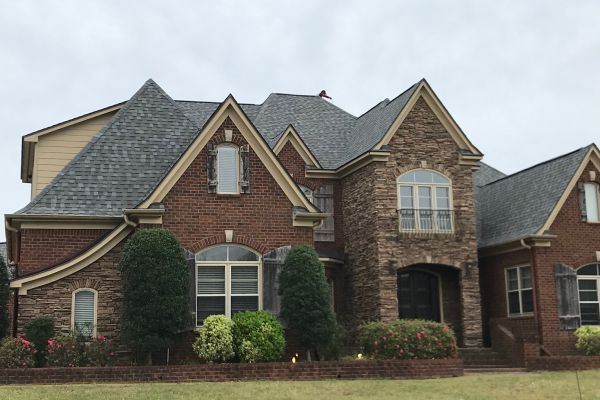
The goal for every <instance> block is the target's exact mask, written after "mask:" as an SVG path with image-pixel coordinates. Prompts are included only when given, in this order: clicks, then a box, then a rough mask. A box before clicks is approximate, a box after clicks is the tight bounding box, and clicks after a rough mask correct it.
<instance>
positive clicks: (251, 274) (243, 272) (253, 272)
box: [231, 266, 258, 294]
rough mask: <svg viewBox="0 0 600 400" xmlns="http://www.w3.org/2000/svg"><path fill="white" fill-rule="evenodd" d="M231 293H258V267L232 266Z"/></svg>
mask: <svg viewBox="0 0 600 400" xmlns="http://www.w3.org/2000/svg"><path fill="white" fill-rule="evenodd" d="M231 293H232V294H258V268H257V267H255V266H232V267H231Z"/></svg>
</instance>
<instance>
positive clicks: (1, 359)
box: [0, 337, 36, 368]
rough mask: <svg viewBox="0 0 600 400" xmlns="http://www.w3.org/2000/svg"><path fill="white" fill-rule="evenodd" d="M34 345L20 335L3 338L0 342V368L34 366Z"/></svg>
mask: <svg viewBox="0 0 600 400" xmlns="http://www.w3.org/2000/svg"><path fill="white" fill-rule="evenodd" d="M35 353H36V349H35V345H34V344H33V343H31V342H30V341H28V340H25V339H23V338H22V337H18V338H11V337H8V338H5V339H4V340H3V341H2V342H1V343H0V368H31V367H33V366H35V358H34V357H35Z"/></svg>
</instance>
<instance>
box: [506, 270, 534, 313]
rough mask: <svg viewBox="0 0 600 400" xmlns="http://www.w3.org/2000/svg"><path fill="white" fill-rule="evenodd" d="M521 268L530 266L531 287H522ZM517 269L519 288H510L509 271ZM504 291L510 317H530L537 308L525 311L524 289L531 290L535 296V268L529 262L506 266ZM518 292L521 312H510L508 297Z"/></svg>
mask: <svg viewBox="0 0 600 400" xmlns="http://www.w3.org/2000/svg"><path fill="white" fill-rule="evenodd" d="M521 268H529V270H530V272H531V288H522V287H521ZM513 269H516V270H517V289H513V290H509V289H508V271H510V270H513ZM504 289H505V290H504V292H505V294H506V315H507V316H508V317H509V318H515V317H529V316H532V315H533V314H534V311H535V308H534V310H533V311H528V312H523V296H522V293H523V290H531V295H532V296H533V269H532V268H531V265H529V264H522V265H515V266H512V267H507V268H504ZM513 292H518V293H519V312H518V313H512V314H511V312H510V302H509V299H508V294H509V293H513Z"/></svg>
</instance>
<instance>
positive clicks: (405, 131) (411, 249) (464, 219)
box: [343, 99, 482, 346]
mask: <svg viewBox="0 0 600 400" xmlns="http://www.w3.org/2000/svg"><path fill="white" fill-rule="evenodd" d="M388 148H389V151H390V153H391V156H390V158H389V160H388V161H387V162H377V163H372V164H370V165H369V166H367V167H365V168H363V169H361V170H359V171H357V172H356V173H354V174H352V175H350V176H349V177H347V178H346V179H344V185H343V188H344V189H343V197H344V200H343V201H344V219H345V221H346V225H347V227H346V243H347V245H346V247H347V253H348V259H349V269H350V271H349V274H350V276H351V278H350V290H353V291H354V293H353V295H352V297H351V299H352V300H351V301H352V303H353V306H352V308H353V310H354V313H355V316H356V318H357V319H394V318H397V317H398V298H397V283H396V280H397V271H398V269H400V268H404V267H408V266H411V265H414V264H438V265H444V266H446V267H447V268H451V269H456V270H458V271H460V290H461V309H462V317H461V318H462V330H463V335H462V336H463V341H464V345H465V346H478V345H481V343H482V336H481V335H482V334H481V311H480V293H479V276H478V268H477V239H476V230H475V229H476V227H475V210H474V206H473V186H472V185H473V184H472V170H471V168H470V167H469V166H463V165H460V164H459V149H458V146H457V145H456V144H455V142H454V141H453V139H452V137H451V136H450V134H449V133H448V132H447V131H446V129H445V128H444V126H443V125H442V123H441V122H440V121H439V119H438V118H437V116H436V115H435V114H434V112H433V111H432V110H431V109H430V108H429V106H428V105H427V103H426V102H425V101H424V100H423V99H419V100H418V101H417V102H416V104H415V106H414V107H413V109H412V110H411V111H410V113H409V114H408V116H407V117H406V119H405V120H404V122H403V123H402V125H401V126H400V128H399V129H398V131H397V132H396V134H395V135H394V136H393V138H392V139H391V141H390V143H389V146H388ZM415 168H428V169H432V170H435V171H438V172H440V173H442V174H444V175H445V176H447V177H448V178H449V179H450V180H451V181H452V197H453V206H454V207H453V208H454V212H455V227H454V234H451V235H447V234H444V235H425V236H419V235H414V234H403V233H400V232H399V220H398V213H397V208H398V195H397V185H396V178H397V177H398V176H399V175H400V174H402V173H404V172H406V171H409V170H411V169H415Z"/></svg>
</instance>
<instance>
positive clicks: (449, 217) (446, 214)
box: [397, 169, 453, 232]
mask: <svg viewBox="0 0 600 400" xmlns="http://www.w3.org/2000/svg"><path fill="white" fill-rule="evenodd" d="M397 185H398V215H399V219H400V230H401V231H426V232H451V231H452V230H453V212H452V185H451V183H450V180H449V179H448V178H446V177H445V176H444V175H442V174H440V173H438V172H435V171H431V170H427V169H417V170H413V171H409V172H406V173H405V174H402V175H400V176H399V177H398V179H397Z"/></svg>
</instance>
